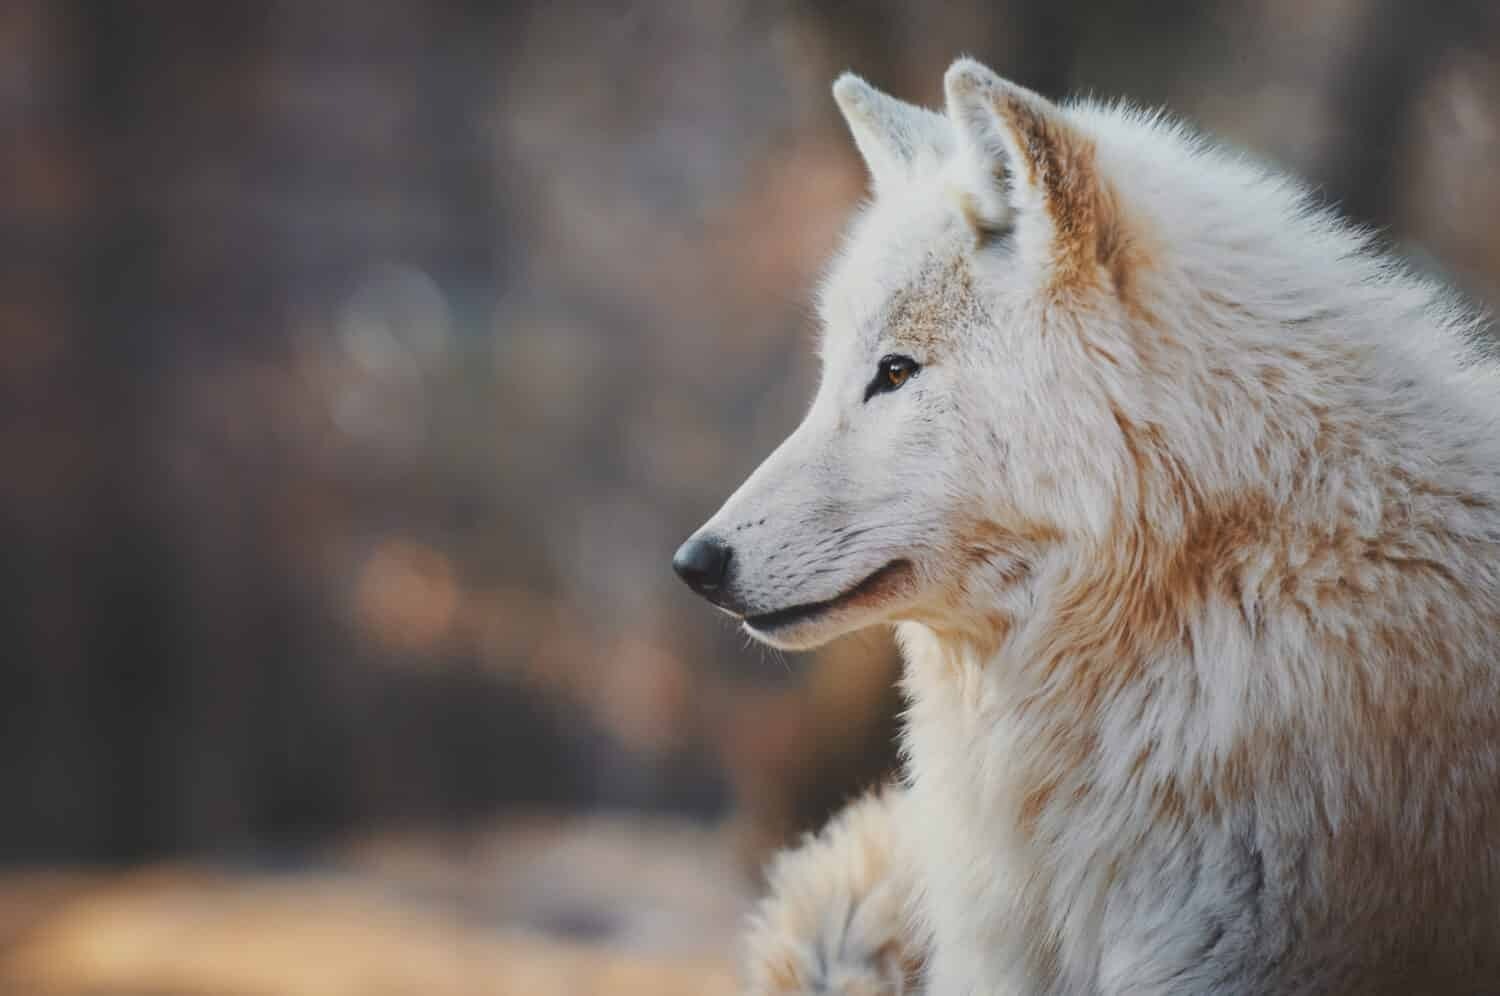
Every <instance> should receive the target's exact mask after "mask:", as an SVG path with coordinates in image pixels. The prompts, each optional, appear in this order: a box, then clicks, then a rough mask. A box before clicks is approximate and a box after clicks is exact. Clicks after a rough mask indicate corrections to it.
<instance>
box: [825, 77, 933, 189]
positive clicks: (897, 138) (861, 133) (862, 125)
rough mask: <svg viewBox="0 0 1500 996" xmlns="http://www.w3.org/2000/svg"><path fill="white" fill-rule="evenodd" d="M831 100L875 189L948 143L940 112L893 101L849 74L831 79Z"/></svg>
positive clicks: (895, 180) (913, 171)
mask: <svg viewBox="0 0 1500 996" xmlns="http://www.w3.org/2000/svg"><path fill="white" fill-rule="evenodd" d="M833 99H834V100H835V101H836V102H837V103H838V105H839V110H840V111H842V112H843V114H844V120H845V121H847V122H848V123H849V131H850V133H851V134H853V136H854V144H855V145H857V146H859V154H860V155H861V156H863V157H864V160H865V165H866V166H868V167H869V169H870V177H871V178H872V179H873V180H874V181H875V189H876V190H877V191H879V190H880V189H882V188H885V187H890V186H892V185H894V184H898V183H900V182H902V181H904V180H908V179H910V178H911V177H912V176H914V175H915V174H916V173H917V172H918V170H919V169H920V167H921V165H922V164H923V162H924V161H933V162H935V161H936V160H937V159H939V158H940V157H941V156H942V154H943V153H944V152H945V151H946V150H947V148H948V147H949V146H950V145H951V144H952V142H951V138H950V134H949V131H950V129H949V127H948V122H946V121H944V120H943V116H942V115H941V114H934V113H933V112H932V111H929V110H927V109H926V108H922V107H917V106H916V105H915V104H908V103H907V102H906V101H904V100H897V99H896V98H895V97H892V96H891V95H890V94H886V93H882V92H880V91H879V90H877V89H875V88H874V87H873V86H871V85H870V84H868V83H866V82H865V81H864V80H862V79H860V78H859V77H858V76H855V75H854V74H853V73H845V74H844V75H842V76H840V77H839V78H838V80H837V81H836V82H835V83H834V84H833Z"/></svg>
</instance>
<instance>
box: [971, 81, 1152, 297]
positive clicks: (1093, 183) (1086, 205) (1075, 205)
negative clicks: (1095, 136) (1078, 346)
mask: <svg viewBox="0 0 1500 996" xmlns="http://www.w3.org/2000/svg"><path fill="white" fill-rule="evenodd" d="M995 112H996V113H997V114H998V115H999V117H1000V119H1001V120H1002V121H1003V122H1004V123H1005V125H1006V127H1007V128H1008V129H1009V130H1010V132H1011V134H1012V135H1013V136H1014V137H1015V146H1016V150H1017V152H1018V153H1019V155H1018V159H1019V162H1017V163H1016V173H1017V175H1016V176H1015V177H1014V179H1013V180H1012V182H1017V183H1020V182H1024V183H1026V184H1029V185H1030V186H1031V187H1033V188H1034V189H1036V190H1037V191H1038V192H1039V193H1040V195H1041V199H1042V203H1043V205H1044V206H1045V208H1046V211H1047V216H1048V218H1049V219H1050V220H1051V222H1052V231H1053V249H1054V255H1053V262H1054V265H1055V267H1056V270H1055V273H1054V286H1056V287H1059V288H1064V287H1077V286H1081V285H1092V284H1094V283H1096V282H1097V280H1098V278H1099V277H1101V276H1107V277H1108V278H1110V279H1111V280H1112V282H1113V283H1114V284H1115V286H1116V287H1117V288H1118V289H1122V290H1123V288H1124V286H1125V285H1127V284H1128V275H1129V269H1130V268H1131V266H1132V265H1133V258H1132V254H1130V253H1128V252H1126V249H1127V248H1128V247H1129V245H1130V239H1129V238H1128V236H1127V234H1126V229H1125V226H1124V224H1123V219H1122V218H1121V217H1120V215H1119V212H1118V209H1117V205H1116V203H1115V198H1114V197H1113V196H1112V194H1111V192H1110V190H1109V187H1108V183H1107V181H1106V180H1105V179H1104V178H1103V177H1102V176H1101V175H1100V173H1099V171H1098V169H1097V168H1096V166H1095V154H1094V143H1093V142H1092V141H1091V140H1090V139H1088V138H1087V137H1085V136H1083V135H1081V134H1079V133H1078V132H1077V131H1076V130H1075V129H1074V128H1073V127H1072V125H1071V124H1069V123H1068V122H1067V121H1066V120H1065V119H1064V118H1063V117H1062V114H1061V112H1060V111H1059V110H1058V109H1057V108H1056V107H1054V106H1052V105H1051V104H1048V103H1046V102H1045V101H1042V100H1041V99H1040V98H1036V99H1027V98H1026V97H1022V96H1021V95H1019V94H1017V93H1002V94H998V95H997V96H996V99H995Z"/></svg>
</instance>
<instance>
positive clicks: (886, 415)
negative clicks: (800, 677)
mask: <svg viewBox="0 0 1500 996" xmlns="http://www.w3.org/2000/svg"><path fill="white" fill-rule="evenodd" d="M944 82H945V90H946V98H947V108H946V114H937V113H934V112H931V111H927V110H924V109H921V108H918V107H914V106H911V105H909V104H906V103H903V102H901V101H899V100H896V99H894V98H892V97H889V96H886V95H884V94H882V93H880V92H878V91H876V90H874V89H873V88H871V87H870V86H868V85H867V84H865V83H864V82H863V81H861V80H859V79H857V78H856V77H854V76H850V75H846V76H844V77H843V78H841V79H840V80H839V81H838V82H837V83H836V84H835V86H834V96H835V99H836V100H837V102H838V104H839V107H840V108H841V109H842V111H843V114H844V117H845V118H846V119H847V121H848V124H849V127H850V130H851V131H852V133H853V135H854V138H855V141H856V143H857V145H858V147H859V150H860V152H861V154H862V155H863V157H864V159H865V162H866V164H867V165H868V167H869V170H870V173H871V176H872V181H873V183H872V185H873V191H874V196H873V198H872V201H871V203H870V204H869V206H868V207H867V208H866V209H865V210H864V211H863V212H862V213H861V214H860V216H859V217H858V218H857V219H856V220H855V222H854V224H853V226H852V230H851V233H850V235H849V236H848V239H847V243H846V245H845V247H844V249H843V251H842V253H841V254H840V255H839V257H838V258H837V260H836V261H835V263H834V266H833V267H832V270H831V272H830V273H829V275H828V278H827V280H826V282H825V285H824V287H823V290H822V294H821V298H820V302H819V304H820V311H821V318H822V325H823V337H822V349H821V353H822V361H823V376H822V381H821V384H820V387H819V389H818V392H817V396H816V398H815V399H814V401H813V404H812V407H811V410H810V411H809V412H808V413H807V415H806V417H805V419H804V421H803V422H802V424H801V425H800V426H799V427H798V428H797V429H796V431H795V432H793V433H792V435H791V436H790V437H789V438H788V439H787V440H786V441H785V442H784V443H783V444H782V445H781V446H780V447H779V448H778V449H777V450H776V451H775V452H774V453H773V454H772V455H771V456H770V457H769V458H767V459H766V461H765V462H764V463H763V464H762V465H761V466H760V468H759V469H757V470H756V471H755V472H754V474H752V475H751V476H750V478H749V479H748V480H747V481H745V483H744V484H743V486H741V487H740V489H739V490H738V491H736V492H735V493H734V494H733V495H732V496H731V497H730V498H729V499H728V501H727V502H726V503H725V504H724V506H723V508H722V509H720V511H719V512H718V513H717V514H716V515H715V516H714V517H713V518H712V519H711V520H710V521H709V522H708V523H707V524H705V525H704V526H703V527H702V528H701V529H699V530H698V532H696V533H695V534H694V535H693V536H692V537H691V538H690V539H689V540H688V541H687V542H686V543H684V544H683V546H682V547H681V548H680V549H679V550H678V552H677V555H676V557H675V558H674V566H675V568H676V569H677V571H678V573H679V574H680V575H682V577H683V578H684V580H686V581H687V582H688V583H689V584H690V585H691V586H692V587H693V588H694V589H695V590H696V591H698V592H699V593H700V594H702V595H704V596H705V597H707V598H708V599H709V600H710V601H712V602H713V603H714V604H716V605H718V606H719V607H721V608H722V609H724V610H726V611H728V612H730V613H732V614H734V615H735V616H738V617H741V618H742V619H743V621H744V624H745V627H746V629H747V630H748V631H749V632H750V633H751V634H752V635H753V636H755V637H757V638H759V639H761V640H763V641H765V642H767V643H770V644H772V645H775V646H778V647H782V648H788V649H794V648H808V647H812V646H815V645H817V644H820V643H822V642H824V641H826V640H829V639H831V638H833V637H835V636H838V635H840V634H843V633H846V632H849V631H851V630H854V629H857V628H860V627H863V626H866V625H869V624H871V623H875V622H881V621H900V620H912V621H917V622H922V623H925V624H927V625H929V626H931V627H933V628H935V629H937V630H940V631H941V630H948V631H953V632H957V633H963V634H968V635H970V636H973V637H975V638H979V637H983V636H986V635H988V636H989V637H991V638H993V637H995V636H997V635H998V634H1000V633H1002V632H1003V631H1004V630H1005V629H1006V628H1007V626H1008V625H1009V622H1010V620H1011V619H1012V618H1013V617H1015V616H1016V615H1018V614H1021V613H1024V612H1026V611H1027V610H1028V608H1029V607H1030V606H1031V600H1033V599H1034V598H1035V597H1037V596H1036V592H1037V584H1036V583H1035V579H1036V577H1037V575H1038V574H1039V572H1042V571H1044V570H1047V569H1051V568H1052V567H1055V566H1056V565H1058V564H1069V563H1071V564H1075V565H1076V564H1093V565H1096V566H1097V567H1098V569H1099V570H1100V571H1103V572H1106V573H1107V574H1108V577H1106V578H1105V581H1106V582H1107V583H1108V584H1112V585H1115V586H1117V587H1121V588H1123V589H1125V590H1126V592H1127V593H1126V595H1124V596H1122V597H1120V598H1119V599H1117V601H1119V602H1120V603H1121V604H1123V605H1127V606H1128V605H1130V604H1132V603H1131V599H1132V598H1133V599H1134V600H1135V602H1134V604H1135V605H1136V607H1137V608H1138V609H1139V610H1140V611H1141V612H1143V613H1144V612H1148V611H1150V610H1151V606H1153V605H1158V604H1160V603H1162V602H1163V601H1164V600H1170V599H1171V598H1172V597H1173V594H1172V593H1171V592H1170V591H1167V590H1165V588H1164V586H1167V585H1170V584H1171V583H1174V582H1173V581H1172V580H1171V579H1170V578H1167V577H1166V574H1165V573H1163V572H1170V571H1172V570H1176V569H1178V568H1177V567H1174V566H1173V565H1179V564H1180V563H1182V562H1188V561H1191V560H1192V557H1191V556H1188V555H1187V554H1184V553H1183V550H1184V548H1185V546H1187V545H1190V544H1192V543H1195V542H1219V541H1220V540H1222V539H1223V538H1224V536H1225V534H1226V530H1230V529H1231V528H1232V530H1240V531H1241V532H1243V531H1245V530H1249V531H1253V530H1254V529H1255V528H1256V515H1258V514H1261V513H1262V512H1264V510H1266V509H1269V508H1272V507H1273V506H1274V505H1275V503H1276V501H1277V496H1276V491H1277V489H1278V488H1281V487H1284V486H1287V484H1286V482H1287V481H1289V480H1290V479H1291V478H1292V477H1293V476H1294V475H1295V467H1296V466H1297V464H1298V463H1299V461H1301V460H1303V459H1304V457H1305V455H1306V453H1307V452H1310V451H1311V448H1313V447H1315V446H1318V445H1325V444H1327V443H1328V442H1329V440H1332V439H1335V438H1336V436H1337V426H1336V425H1334V424H1333V423H1332V422H1330V417H1329V416H1328V414H1327V413H1328V412H1330V411H1332V410H1334V408H1333V402H1334V401H1335V399H1333V398H1331V397H1330V396H1329V393H1328V385H1329V384H1337V383H1339V382H1340V377H1339V376H1330V375H1329V371H1330V370H1331V369H1332V368H1334V367H1339V366H1340V365H1341V364H1342V365H1343V366H1344V367H1349V366H1350V365H1355V366H1357V365H1358V364H1360V363H1361V362H1362V361H1361V359H1360V357H1361V355H1362V353H1361V350H1360V349H1359V348H1351V347H1350V346H1349V344H1347V343H1343V342H1338V341H1335V340H1334V339H1332V338H1331V337H1329V336H1327V335H1324V334H1323V333H1322V331H1321V329H1322V328H1323V327H1324V326H1327V325H1328V324H1329V323H1338V322H1339V321H1341V317H1340V316H1343V318H1347V315H1348V314H1350V313H1355V312H1359V311H1362V310H1363V311H1372V310H1375V309H1379V308H1385V309H1386V310H1387V311H1389V312H1395V311H1402V310H1405V311H1407V312H1410V313H1413V314H1415V313H1419V312H1421V311H1422V309H1424V308H1427V307H1429V306H1430V304H1431V300H1430V299H1431V294H1430V292H1428V291H1426V290H1425V289H1423V288H1421V287H1420V286H1418V285H1415V284H1410V285H1408V284H1401V283H1400V281H1393V280H1390V279H1385V278H1382V277H1381V275H1380V273H1381V271H1380V268H1379V266H1378V265H1377V264H1376V263H1375V262H1373V261H1370V259H1369V255H1368V253H1367V251H1366V247H1365V246H1364V244H1363V242H1362V241H1361V239H1360V238H1359V237H1358V236H1357V235H1354V234H1351V233H1350V232H1348V231H1347V230H1346V229H1345V228H1344V227H1343V226H1341V225H1338V224H1336V223H1335V222H1333V221H1331V220H1330V219H1328V218H1327V217H1326V216H1323V215H1320V214H1318V213H1317V212H1315V211H1313V210H1312V209H1310V208H1309V207H1308V205H1307V203H1306V200H1305V199H1304V198H1303V197H1302V195H1301V194H1300V192H1299V191H1298V190H1297V189H1296V188H1295V187H1293V186H1291V185H1289V184H1287V183H1286V182H1284V181H1282V180H1279V179H1277V178H1274V177H1272V176H1269V175H1268V174H1266V173H1264V172H1262V171H1260V170H1258V169H1256V168H1254V167H1252V166H1249V165H1246V164H1243V163H1241V162H1238V161H1236V160H1232V159H1229V158H1228V157H1223V156H1218V155H1215V154H1213V153H1211V152H1210V151H1208V150H1205V149H1204V148H1203V147H1202V146H1201V144H1200V143H1197V142H1195V141H1194V140H1192V139H1190V138H1188V137H1186V136H1184V135H1183V134H1182V132H1181V129H1177V128H1175V127H1173V126H1169V125H1165V124H1163V123H1161V122H1160V121H1159V120H1158V119H1156V118H1152V117H1149V116H1146V115H1142V114H1138V113H1134V112H1129V111H1122V110H1120V109H1117V108H1102V107H1095V106H1089V105H1081V106H1076V107H1072V106H1070V107H1066V108H1064V107H1060V106H1057V105H1054V104H1052V103H1049V102H1048V101H1046V100H1045V99H1043V98H1042V97H1040V96H1038V95H1037V94H1035V93H1032V92H1030V91H1028V90H1026V89H1023V88H1021V87H1019V86H1016V85H1014V84H1011V83H1009V82H1006V81H1005V80H1002V79H1001V78H999V77H997V76H996V75H995V74H994V73H992V72H991V71H989V70H988V69H986V68H985V67H983V66H981V65H979V64H978V63H975V62H973V61H970V60H966V59H965V60H960V61H958V62H957V63H955V64H954V65H953V66H952V67H951V68H950V69H949V71H948V73H947V75H946V78H945V81H944ZM1330 260H1337V261H1339V262H1338V263H1337V264H1336V265H1339V266H1343V267H1345V271H1344V272H1341V273H1339V274H1336V275H1335V276H1336V277H1337V279H1328V277H1329V275H1328V274H1327V273H1326V271H1327V269H1328V267H1329V266H1330V265H1332V264H1330V262H1329V261H1330ZM1360 260H1364V262H1359V261H1360ZM1350 268H1353V269H1350ZM1329 287H1334V288H1344V289H1343V290H1337V291H1335V292H1332V293H1331V292H1330V291H1329ZM1339 295H1342V297H1341V296H1339ZM1346 372H1347V371H1346ZM1343 380H1345V381H1348V382H1351V383H1353V382H1357V383H1367V382H1369V380H1370V378H1369V377H1368V376H1365V377H1363V379H1361V377H1359V376H1352V377H1345V378H1343ZM1320 440H1321V442H1320ZM1324 455H1325V456H1326V455H1327V454H1324ZM1216 516H1217V518H1215V517H1216ZM1225 523H1231V524H1232V527H1231V526H1226V525H1225ZM1146 533H1149V534H1150V537H1149V543H1148V542H1146V541H1145V540H1144V539H1143V538H1142V536H1143V534H1146ZM1148 547H1149V548H1150V549H1151V550H1155V551H1164V552H1161V553H1159V554H1153V555H1152V556H1154V557H1156V561H1153V562H1150V563H1148V562H1146V560H1145V559H1144V558H1145V557H1146V554H1144V553H1143V552H1142V551H1143V550H1145V549H1147V548H1148ZM1153 571H1156V572H1157V574H1158V575H1161V576H1156V577H1154V576H1153V575H1152V572H1153ZM1075 580H1077V581H1078V583H1077V584H1076V585H1075V587H1076V588H1079V589H1080V590H1084V589H1089V584H1086V583H1085V581H1084V580H1083V579H1082V575H1079V576H1078V578H1076V579H1075ZM1177 580H1178V581H1179V582H1181V583H1184V584H1188V583H1196V581H1195V580H1193V579H1183V578H1178V579H1177ZM1102 583H1103V582H1101V584H1102ZM1090 590H1101V591H1102V590H1103V589H1102V588H1101V586H1100V585H1098V584H1096V585H1094V586H1093V589H1090ZM1132 593H1133V594H1132ZM1080 597H1081V596H1080ZM1108 611H1110V612H1116V610H1115V609H1110V610H1108ZM1121 611H1125V610H1121ZM1098 625H1099V626H1100V627H1106V626H1108V627H1115V628H1128V627H1129V626H1130V625H1131V620H1129V619H1128V618H1125V617H1123V616H1119V615H1118V614H1117V615H1114V616H1111V617H1109V618H1108V619H1101V621H1099V623H1098Z"/></svg>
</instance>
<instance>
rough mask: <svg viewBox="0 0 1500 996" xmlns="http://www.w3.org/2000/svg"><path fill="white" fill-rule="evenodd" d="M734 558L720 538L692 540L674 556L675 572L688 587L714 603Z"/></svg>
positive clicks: (692, 538)
mask: <svg viewBox="0 0 1500 996" xmlns="http://www.w3.org/2000/svg"><path fill="white" fill-rule="evenodd" d="M732 554H733V551H732V550H731V549H730V546H729V544H728V543H725V542H724V541H723V540H721V539H719V538H718V537H717V536H692V537H689V538H688V541H687V542H686V543H684V544H682V546H680V547H678V548H677V552H676V553H675V554H673V555H672V570H674V571H676V572H677V576H678V577H680V578H682V580H683V581H684V582H685V583H686V584H687V586H688V587H689V588H691V589H693V590H694V591H696V592H697V593H698V594H700V595H702V596H703V597H704V598H706V599H708V600H709V601H711V602H716V601H717V598H716V597H715V596H716V595H717V593H718V592H720V591H721V590H722V589H723V587H724V579H725V576H726V575H727V574H728V572H729V558H730V557H731V555H732Z"/></svg>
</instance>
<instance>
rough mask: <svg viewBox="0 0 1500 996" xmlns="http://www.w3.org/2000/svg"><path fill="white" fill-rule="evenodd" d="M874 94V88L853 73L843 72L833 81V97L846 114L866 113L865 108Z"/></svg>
mask: <svg viewBox="0 0 1500 996" xmlns="http://www.w3.org/2000/svg"><path fill="white" fill-rule="evenodd" d="M874 96H875V88H874V87H872V86H870V84H868V83H866V82H865V81H864V80H862V79H860V78H859V77H858V76H856V75H855V74H854V73H850V72H845V73H842V74H840V76H839V78H838V79H836V80H834V81H833V99H834V100H835V101H837V102H838V105H839V109H840V110H842V111H843V112H844V113H845V114H846V115H849V114H859V115H865V114H867V113H868V111H867V108H868V106H869V104H870V103H872V98H873V97H874Z"/></svg>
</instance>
